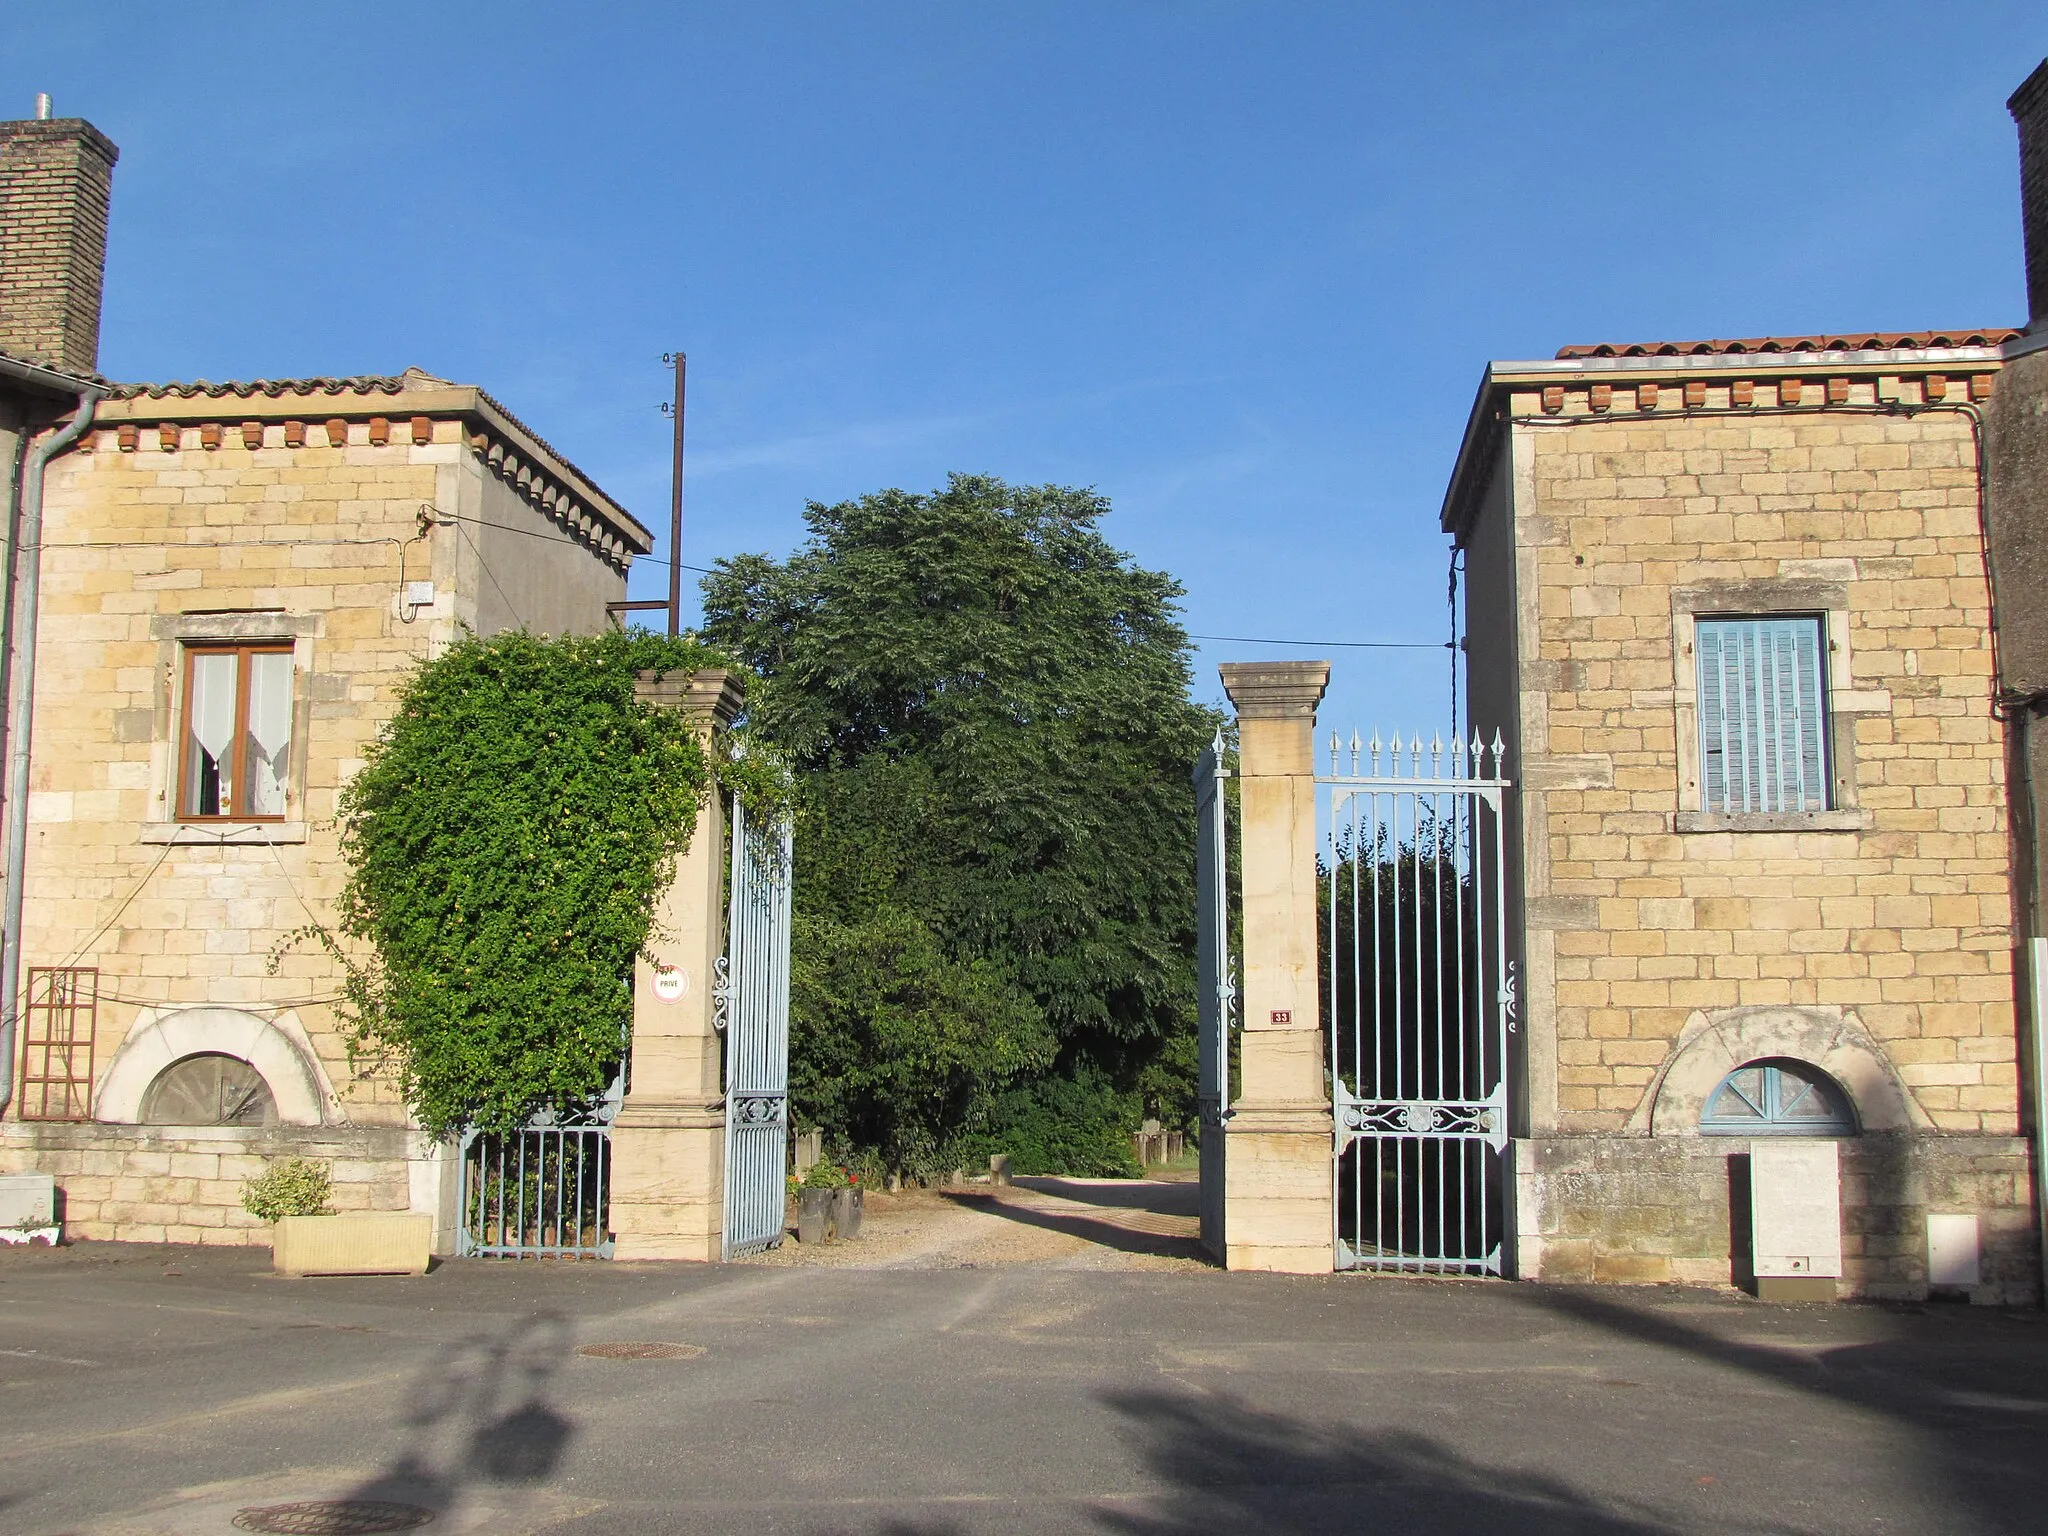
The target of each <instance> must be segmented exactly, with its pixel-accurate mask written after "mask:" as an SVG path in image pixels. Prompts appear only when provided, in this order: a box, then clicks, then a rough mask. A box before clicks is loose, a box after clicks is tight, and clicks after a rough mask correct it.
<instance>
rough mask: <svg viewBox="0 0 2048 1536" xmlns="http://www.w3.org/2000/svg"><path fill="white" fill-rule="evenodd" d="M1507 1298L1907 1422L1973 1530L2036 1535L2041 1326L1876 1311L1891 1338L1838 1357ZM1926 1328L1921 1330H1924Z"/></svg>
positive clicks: (2044, 1397)
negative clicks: (1888, 1321) (1887, 1322)
mask: <svg viewBox="0 0 2048 1536" xmlns="http://www.w3.org/2000/svg"><path fill="white" fill-rule="evenodd" d="M1502 1294H1503V1295H1505V1296H1506V1297H1507V1298H1508V1299H1509V1300H1511V1301H1513V1302H1516V1303H1519V1304H1521V1305H1523V1306H1528V1307H1533V1308H1536V1309H1539V1310H1541V1311H1543V1312H1546V1313H1549V1314H1550V1315H1552V1316H1555V1317H1562V1318H1567V1319H1570V1320H1572V1321H1574V1322H1578V1323H1582V1324H1586V1325H1588V1326H1591V1327H1595V1328H1599V1329H1602V1330H1604V1331H1606V1332H1610V1333H1615V1334H1619V1335H1621V1336H1623V1337H1625V1338H1629V1339H1633V1340H1635V1341H1637V1342H1638V1343H1642V1344H1648V1345H1652V1346H1655V1347H1658V1348H1662V1349H1667V1350H1672V1351H1675V1352H1678V1353H1681V1354H1685V1355H1688V1356H1691V1357H1693V1358H1694V1359H1699V1360H1706V1361H1711V1362H1713V1363H1715V1364H1719V1365H1723V1366H1728V1367H1732V1368H1734V1369H1736V1370H1739V1371H1742V1372H1745V1373H1747V1374H1749V1375H1751V1376H1755V1377H1759V1378H1762V1379H1764V1380H1766V1381H1769V1382H1771V1383H1772V1384H1774V1385H1776V1386H1780V1387H1786V1388H1791V1389H1793V1390H1795V1391H1799V1392H1804V1393H1808V1394H1811V1395H1812V1396H1814V1397H1816V1398H1819V1399H1822V1400H1824V1401H1827V1402H1829V1403H1832V1404H1836V1405H1839V1406H1843V1407H1847V1408H1851V1409H1856V1410H1860V1411H1863V1412H1867V1413H1872V1414H1877V1415H1880V1416H1882V1417H1885V1418H1888V1419H1891V1420H1893V1421H1895V1422H1896V1423H1898V1424H1900V1425H1903V1426H1904V1427H1905V1428H1906V1429H1907V1430H1908V1431H1909V1432H1911V1433H1912V1435H1913V1436H1914V1439H1915V1443H1916V1444H1917V1445H1918V1446H1919V1448H1920V1450H1921V1453H1922V1454H1923V1455H1924V1456H1925V1457H1926V1464H1927V1467H1928V1469H1929V1471H1930V1472H1932V1473H1933V1474H1935V1475H1936V1476H1937V1477H1939V1478H1941V1479H1942V1481H1943V1483H1944V1485H1945V1487H1946V1490H1947V1493H1948V1496H1949V1498H1950V1499H1951V1500H1952V1501H1953V1503H1954V1504H1955V1506H1956V1507H1958V1508H1961V1509H1966V1510H1968V1511H1970V1512H1971V1513H1972V1514H1973V1515H1974V1516H1975V1517H1976V1526H1975V1528H1977V1529H1982V1530H1986V1531H2010V1532H2012V1533H2014V1536H2032V1533H2035V1532H2038V1531H2039V1530H2041V1528H2042V1510H2043V1508H2044V1507H2048V1455H2044V1454H2043V1450H2044V1447H2048V1433H2044V1431H2048V1350H2044V1349H2043V1348H2042V1344H2043V1343H2044V1342H2048V1341H2044V1340H2043V1337H2042V1331H2041V1325H2040V1323H2039V1321H2038V1320H2037V1319H2028V1320H2026V1321H2021V1320H2019V1319H2017V1318H2010V1317H2004V1316H2000V1315H1998V1314H1995V1313H1993V1314H1986V1313H1984V1312H1982V1311H1974V1310H1971V1309H1967V1308H1960V1307H1958V1308H1955V1309H1953V1310H1952V1311H1949V1312H1948V1314H1947V1316H1946V1317H1944V1316H1942V1315H1941V1313H1942V1311H1943V1310H1945V1309H1939V1308H1937V1309H1936V1310H1935V1311H1934V1312H1933V1313H1930V1312H1929V1311H1928V1310H1927V1309H1922V1308H1913V1309H1910V1311H1908V1312H1898V1311H1890V1312H1880V1311H1878V1310H1877V1309H1875V1308H1873V1309H1871V1313H1872V1315H1876V1316H1889V1317H1891V1318H1892V1319H1893V1320H1894V1323H1895V1326H1894V1327H1893V1328H1892V1329H1891V1336H1890V1337H1888V1338H1883V1339H1879V1340H1875V1341H1866V1342H1862V1343H1848V1344H1842V1345H1840V1346H1837V1347H1833V1348H1826V1349H1815V1348H1809V1347H1787V1346H1786V1345H1781V1344H1774V1343H1773V1342H1772V1340H1771V1338H1770V1336H1769V1335H1768V1334H1761V1335H1759V1333H1758V1331H1757V1330H1756V1328H1755V1326H1754V1325H1755V1323H1756V1321H1757V1320H1758V1318H1759V1317H1760V1316H1761V1317H1772V1318H1774V1319H1784V1320H1786V1321H1794V1320H1796V1319H1797V1318H1798V1317H1799V1316H1800V1314H1799V1313H1797V1312H1791V1311H1773V1312H1766V1313H1757V1312H1747V1311H1744V1312H1737V1313H1735V1314H1733V1315H1736V1316H1742V1317H1744V1318H1745V1321H1747V1322H1748V1323H1749V1324H1750V1327H1749V1329H1748V1330H1747V1331H1748V1332H1749V1335H1750V1336H1749V1337H1746V1338H1739V1339H1737V1338H1727V1337H1724V1336H1722V1335H1720V1334H1717V1333H1715V1332H1714V1331H1713V1330H1711V1329H1709V1328H1705V1327H1700V1326H1698V1325H1696V1324H1693V1323H1690V1322H1688V1321H1686V1320H1685V1319H1684V1318H1682V1317H1677V1316H1674V1315H1672V1314H1671V1313H1670V1312H1669V1311H1667V1310H1665V1309H1663V1308H1660V1307H1659V1306H1657V1305H1656V1304H1655V1302H1654V1301H1650V1302H1649V1303H1648V1304H1645V1302H1644V1301H1641V1300H1633V1299H1631V1298H1626V1297H1623V1296H1617V1295H1612V1294H1601V1293H1600V1292H1599V1291H1598V1290H1596V1289H1595V1288H1594V1287H1590V1286H1564V1285H1517V1286H1512V1287H1508V1288H1505V1289H1504V1290H1503V1292H1502ZM1923 1319H1925V1322H1924V1323H1923V1321H1922V1320H1923Z"/></svg>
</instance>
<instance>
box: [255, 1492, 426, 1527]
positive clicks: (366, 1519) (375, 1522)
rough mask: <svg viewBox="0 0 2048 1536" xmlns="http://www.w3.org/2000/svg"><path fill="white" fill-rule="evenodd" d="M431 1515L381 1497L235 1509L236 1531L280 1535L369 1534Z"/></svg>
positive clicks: (412, 1524) (415, 1523)
mask: <svg viewBox="0 0 2048 1536" xmlns="http://www.w3.org/2000/svg"><path fill="white" fill-rule="evenodd" d="M433 1518H434V1512H433V1511H432V1510H431V1509H422V1508H420V1506H419V1505H417V1504H389V1503H386V1502H384V1501H383V1500H381V1499H308V1500H306V1501H305V1502H303V1503H299V1504H261V1505H257V1506H256V1507H254V1508H252V1509H244V1510H238V1511H236V1514H235V1529H236V1530H238V1531H274V1532H279V1533H282V1536H369V1533H370V1532H372V1531H410V1530H413V1529H415V1528H416V1527H419V1526H422V1525H425V1524H426V1523H427V1522H428V1521H430V1520H432V1519H433Z"/></svg>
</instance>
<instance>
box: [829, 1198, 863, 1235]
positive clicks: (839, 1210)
mask: <svg viewBox="0 0 2048 1536" xmlns="http://www.w3.org/2000/svg"><path fill="white" fill-rule="evenodd" d="M832 1195H833V1199H832V1226H833V1229H834V1233H835V1235H836V1236H837V1237H838V1238H839V1240H840V1241H841V1242H844V1241H846V1239H848V1238H850V1237H859V1236H860V1217H861V1205H862V1200H861V1195H862V1191H861V1190H859V1189H835V1190H834V1191H833V1192H832Z"/></svg>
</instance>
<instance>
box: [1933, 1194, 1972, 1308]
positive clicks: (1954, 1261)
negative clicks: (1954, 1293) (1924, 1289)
mask: <svg viewBox="0 0 2048 1536" xmlns="http://www.w3.org/2000/svg"><path fill="white" fill-rule="evenodd" d="M1979 1252H1980V1250H1979V1248H1978V1246H1977V1218H1976V1217H1975V1216H1954V1215H1936V1214H1935V1213H1934V1212H1932V1211H1930V1212H1928V1215H1927V1283H1928V1285H1930V1286H1932V1287H1933V1288H1934V1289H1936V1290H1968V1289H1969V1288H1970V1287H1972V1286H1974V1285H1976V1284H1977V1283H1978V1281H1979V1280H1980V1279H1981V1278H1982V1268H1981V1265H1980V1264H1979V1262H1978V1255H1979Z"/></svg>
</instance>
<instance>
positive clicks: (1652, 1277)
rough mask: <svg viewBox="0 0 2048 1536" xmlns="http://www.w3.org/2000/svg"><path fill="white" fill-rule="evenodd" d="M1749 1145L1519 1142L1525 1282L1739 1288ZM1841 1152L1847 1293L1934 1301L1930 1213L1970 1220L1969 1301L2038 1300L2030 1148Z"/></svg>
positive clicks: (1995, 1139) (1945, 1139)
mask: <svg viewBox="0 0 2048 1536" xmlns="http://www.w3.org/2000/svg"><path fill="white" fill-rule="evenodd" d="M1751 1145H1752V1143H1751V1142H1749V1141H1747V1140H1744V1139H1741V1138H1733V1137H1702V1136H1694V1137H1669V1138H1665V1137H1647V1136H1558V1137H1540V1138H1536V1139H1534V1140H1530V1141H1525V1142H1520V1143H1518V1144H1517V1145H1516V1148H1515V1151H1516V1157H1517V1167H1516V1173H1517V1191H1516V1193H1517V1199H1518V1205H1519V1218H1520V1225H1521V1227H1522V1237H1521V1241H1520V1244H1519V1247H1520V1258H1521V1263H1522V1267H1523V1272H1524V1273H1527V1274H1531V1275H1540V1276H1541V1277H1542V1278H1544V1279H1546V1280H1563V1281H1582V1282H1587V1281H1590V1282H1605V1283H1637V1284H1660V1283H1667V1282H1678V1283H1684V1284H1693V1285H1727V1284H1731V1283H1741V1282H1742V1281H1743V1280H1745V1279H1746V1278H1747V1277H1746V1273H1745V1271H1746V1258H1747V1254H1746V1249H1745V1247H1744V1244H1743V1241H1742V1238H1743V1232H1742V1230H1741V1227H1742V1223H1741V1219H1740V1212H1741V1209H1742V1206H1743V1204H1744V1201H1745V1196H1744V1189H1745V1181H1746V1180H1747V1177H1748V1173H1747V1169H1746V1168H1745V1167H1744V1166H1743V1165H1744V1163H1745V1162H1746V1160H1747V1157H1748V1154H1749V1150H1750V1147H1751ZM1841 1150H1842V1262H1843V1270H1844V1273H1843V1276H1842V1282H1841V1292H1842V1294H1844V1295H1847V1296H1859V1297H1867V1298H1870V1299H1873V1300H1915V1299H1918V1298H1920V1297H1923V1296H1925V1295H1926V1294H1927V1217H1928V1214H1929V1213H1930V1212H1948V1211H1955V1212H1966V1213H1971V1214H1974V1215H1976V1217H1977V1218H1978V1224H1979V1241H1980V1244H1981V1249H1982V1252H1981V1283H1980V1284H1979V1285H1978V1287H1977V1288H1976V1290H1975V1291H1974V1292H1973V1293H1972V1295H1971V1300H1973V1301H1976V1302H1981V1303H1988V1304H1993V1305H2011V1306H2026V1305H2031V1304H2033V1303H2034V1302H2036V1301H2038V1299H2039V1296H2040V1275H2039V1271H2040V1264H2039V1249H2038V1248H2037V1246H2036V1244H2035V1242H2034V1236H2033V1213H2032V1209H2031V1206H2032V1198H2033V1197H2032V1183H2031V1174H2030V1170H2029V1158H2028V1153H2027V1144H2026V1143H2025V1142H2024V1141H2023V1140H2021V1139H2020V1138H2018V1137H2012V1136H1913V1135H1902V1134H1896V1133H1892V1134H1877V1135H1864V1136H1859V1137H1855V1138H1853V1139H1851V1140H1848V1141H1844V1142H1843V1143H1842V1144H1841Z"/></svg>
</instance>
